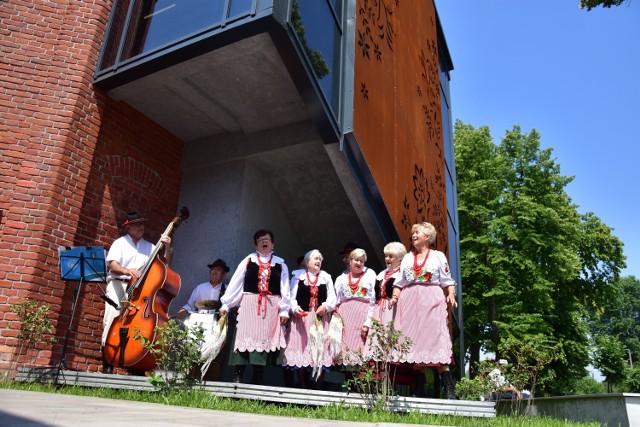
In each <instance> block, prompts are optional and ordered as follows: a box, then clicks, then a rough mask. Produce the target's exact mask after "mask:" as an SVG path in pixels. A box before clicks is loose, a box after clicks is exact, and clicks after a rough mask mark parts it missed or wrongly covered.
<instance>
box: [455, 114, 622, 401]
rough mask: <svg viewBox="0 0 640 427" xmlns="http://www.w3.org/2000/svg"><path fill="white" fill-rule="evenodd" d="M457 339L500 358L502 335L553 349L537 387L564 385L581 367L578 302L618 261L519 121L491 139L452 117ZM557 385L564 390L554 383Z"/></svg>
mask: <svg viewBox="0 0 640 427" xmlns="http://www.w3.org/2000/svg"><path fill="white" fill-rule="evenodd" d="M454 142H455V153H456V164H457V170H458V177H457V178H458V190H459V192H458V199H459V218H460V248H461V268H462V283H463V292H464V295H463V299H464V310H465V326H464V327H465V338H466V344H467V345H468V346H469V347H468V348H469V353H470V362H471V364H472V365H471V366H474V363H475V362H477V361H478V358H479V349H484V350H485V351H491V352H496V356H497V358H500V357H501V354H500V351H501V342H502V341H505V340H508V341H509V342H522V343H529V342H531V341H539V340H540V339H542V338H541V337H543V339H544V342H543V343H540V344H541V345H544V346H545V347H548V348H555V349H556V351H557V353H556V356H555V357H554V358H553V360H552V361H549V363H548V364H547V366H545V367H544V368H542V369H541V372H540V377H541V378H554V379H555V381H547V382H546V383H545V384H544V385H542V390H541V391H542V393H543V394H544V393H549V394H551V393H553V394H558V393H563V392H567V390H566V387H567V385H568V386H569V387H570V386H571V385H572V384H575V382H576V381H578V380H579V379H581V378H583V377H584V375H585V374H586V370H585V368H584V367H585V366H587V365H588V364H589V352H588V348H589V339H588V337H589V334H588V325H587V322H586V316H585V304H590V305H592V306H598V305H599V304H601V301H600V297H601V296H602V294H603V293H606V289H607V288H608V287H609V283H611V282H612V281H613V280H615V279H616V278H617V275H618V274H619V271H620V269H621V268H623V267H624V256H623V255H622V244H621V243H620V241H619V240H618V239H617V238H616V237H615V236H612V235H611V229H610V228H608V227H606V226H605V225H604V224H602V223H601V222H600V220H599V219H598V218H597V217H595V216H594V215H593V214H587V215H580V214H579V213H578V211H577V206H576V205H575V204H573V203H572V201H571V199H570V197H569V196H568V195H567V193H566V191H565V187H566V186H567V184H569V183H570V182H571V181H572V179H573V178H572V177H566V176H563V175H561V174H560V166H559V165H558V164H557V163H556V161H555V159H553V158H552V150H551V149H541V148H540V135H539V133H538V132H536V131H535V130H533V131H531V132H530V133H528V134H525V133H522V132H521V130H520V128H519V127H518V126H514V128H513V129H512V130H509V131H507V132H506V134H505V136H504V137H503V138H502V141H501V143H500V144H499V145H496V144H494V143H493V141H492V138H491V135H490V133H489V129H488V128H486V127H481V128H479V129H475V128H474V127H473V126H471V125H468V124H464V123H462V122H460V121H457V122H456V124H455V129H454ZM563 387H564V389H563Z"/></svg>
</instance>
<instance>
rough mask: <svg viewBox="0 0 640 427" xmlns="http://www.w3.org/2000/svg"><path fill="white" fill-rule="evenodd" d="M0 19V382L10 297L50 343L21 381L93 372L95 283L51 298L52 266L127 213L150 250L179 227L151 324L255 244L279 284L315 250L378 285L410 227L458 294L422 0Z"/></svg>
mask: <svg viewBox="0 0 640 427" xmlns="http://www.w3.org/2000/svg"><path fill="white" fill-rule="evenodd" d="M0 21H1V22H2V28H1V29H0V49H1V51H2V58H3V59H2V61H1V62H0V81H1V82H2V85H1V87H0V108H1V112H2V114H0V136H1V138H0V149H1V150H2V157H1V158H2V162H1V163H0V181H1V182H2V193H1V194H0V265H1V266H2V267H0V372H2V371H6V370H7V369H8V368H9V364H10V362H11V361H12V360H14V357H16V353H17V351H18V346H19V340H18V339H17V336H18V333H19V330H20V324H19V322H18V321H17V317H16V315H15V313H13V311H12V309H11V304H15V303H17V302H19V301H20V298H22V297H29V298H35V299H37V300H40V301H43V302H46V303H49V304H50V305H51V318H52V321H53V323H54V325H55V331H54V335H55V337H56V338H57V340H56V342H55V343H53V344H44V343H42V344H38V347H37V349H36V350H35V351H33V350H32V351H30V352H29V353H28V354H27V355H25V354H20V355H17V356H19V359H18V360H19V361H20V362H21V363H22V362H25V363H27V364H30V363H33V364H35V365H47V364H49V365H55V364H56V363H57V362H58V360H59V358H60V356H61V352H62V341H63V340H62V337H64V336H65V334H67V335H68V337H69V342H68V344H69V345H68V347H67V355H66V358H65V360H66V364H67V366H68V367H70V368H73V369H76V370H87V371H95V370H98V367H99V365H100V351H99V341H100V333H101V316H102V309H103V305H104V302H103V301H102V300H101V299H100V294H101V293H102V290H101V287H104V284H100V283H97V282H85V283H83V284H81V285H78V283H77V282H72V281H67V280H63V279H62V278H61V274H60V273H61V272H60V265H59V264H60V263H59V256H58V248H59V247H60V246H67V247H75V246H92V247H95V246H98V247H102V246H104V247H105V248H108V247H109V245H110V244H111V243H112V242H113V240H114V239H115V238H117V237H118V236H119V229H118V225H119V224H120V222H121V221H122V217H123V215H124V214H125V213H126V212H128V211H131V210H139V211H142V212H144V213H145V214H146V215H147V216H148V217H149V218H150V219H151V221H150V222H149V225H148V227H147V233H148V234H147V239H148V240H150V241H152V242H155V241H157V240H158V238H159V236H160V234H161V233H162V232H163V230H164V229H165V227H166V226H167V224H168V223H169V222H170V221H171V219H172V218H173V217H174V216H175V214H176V212H178V210H179V209H180V207H181V206H187V207H188V208H189V210H190V212H191V215H190V218H189V220H188V221H187V222H186V223H184V224H182V225H181V226H180V228H179V229H177V230H176V231H175V233H174V236H173V237H174V248H175V251H174V256H173V260H172V263H171V268H172V269H173V270H174V271H176V272H177V273H178V274H180V276H181V278H182V290H181V292H180V294H179V295H178V297H176V299H175V300H174V301H173V302H172V305H171V308H170V312H175V311H176V310H177V309H178V308H179V307H180V306H181V305H182V304H183V303H184V302H185V301H186V300H187V298H188V297H189V294H190V293H191V290H192V289H193V288H194V287H195V286H196V284H197V283H200V282H202V281H205V280H207V277H208V273H207V268H206V265H207V264H208V263H210V262H211V261H212V260H214V259H216V258H223V259H224V260H226V262H227V263H228V264H229V265H230V266H235V265H237V263H238V262H239V261H240V260H241V259H242V258H243V257H244V256H245V255H246V254H248V253H249V252H251V251H252V250H254V246H253V242H252V235H253V232H254V231H255V230H256V229H258V228H269V229H271V230H273V231H274V233H275V237H276V239H275V240H276V242H275V248H276V249H275V250H276V253H277V254H278V255H279V256H281V257H283V258H284V259H285V260H286V261H287V263H288V265H289V267H290V269H291V270H292V269H294V268H295V260H296V259H297V258H298V256H300V255H301V254H303V253H304V252H305V251H307V250H309V249H313V248H317V249H319V250H320V251H321V252H322V253H323V254H324V257H325V262H324V265H323V268H324V269H325V270H326V271H328V272H329V273H330V274H332V275H333V276H334V277H335V276H336V275H337V274H338V273H339V272H340V271H341V269H342V260H341V256H339V255H338V252H339V251H340V250H341V249H342V247H343V245H344V244H345V243H346V242H348V241H351V242H358V243H359V244H360V245H361V246H362V247H363V248H364V249H365V250H366V251H367V253H368V254H369V261H368V266H369V267H371V268H373V269H374V270H376V271H380V270H381V269H382V268H383V267H382V266H383V265H384V257H383V253H382V248H383V246H384V245H385V244H386V243H388V242H389V241H394V240H399V241H402V242H403V243H405V245H407V247H408V245H409V237H410V236H409V233H410V228H411V225H412V224H413V223H416V222H421V221H429V222H431V223H433V224H434V225H435V226H436V228H437V230H438V233H439V235H438V240H437V248H438V249H439V250H442V251H444V252H445V253H447V255H448V257H449V260H450V263H451V265H452V269H453V271H454V275H455V276H456V279H457V281H458V283H459V279H460V275H459V255H458V231H457V230H458V227H457V207H456V184H455V165H454V160H453V141H452V135H451V120H450V105H449V91H448V85H449V71H451V69H452V68H453V67H452V63H451V59H450V57H449V53H448V50H447V47H446V42H445V39H444V35H443V32H442V29H441V27H440V24H439V21H438V17H437V13H436V10H435V5H434V3H433V1H432V0H427V1H424V2H417V3H415V4H414V3H412V4H409V3H407V2H401V1H398V0H180V1H176V0H155V1H151V0H137V1H136V0H109V1H104V0H82V1H79V0H71V1H61V0H49V1H43V0H36V1H31V2H25V1H21V0H7V1H3V2H1V3H0ZM77 289H79V290H78V292H79V295H78V299H77V306H75V307H74V300H75V298H74V297H75V292H76V290H77ZM458 295H461V292H458ZM73 308H75V312H73V316H74V317H73V319H72V318H71V317H72V309H73ZM458 313H461V310H458ZM457 319H460V317H459V316H458V317H457ZM69 331H70V332H71V333H70V334H69V333H68V332H69ZM455 333H457V331H455Z"/></svg>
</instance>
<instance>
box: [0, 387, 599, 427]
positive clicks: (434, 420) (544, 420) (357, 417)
mask: <svg viewBox="0 0 640 427" xmlns="http://www.w3.org/2000/svg"><path fill="white" fill-rule="evenodd" d="M0 388H3V389H14V390H26V391H38V392H46V393H62V394H70V395H76V396H90V397H101V398H106V399H120V400H134V401H139V402H147V403H159V404H163V405H172V406H183V407H191V408H201V409H213V410H217V411H229V412H248V413H254V414H264V415H275V416H284V417H296V418H314V419H325V420H338V421H358V422H370V423H405V424H431V425H442V426H460V427H484V426H487V427H507V426H508V427H599V425H600V424H599V423H597V422H590V423H585V422H582V423H578V422H573V421H565V420H558V419H554V418H548V417H514V416H498V417H495V418H470V417H460V416H452V415H433V414H420V413H407V414H399V413H388V412H381V411H377V412H372V411H368V410H366V409H360V408H349V407H345V406H341V405H331V406H320V407H309V406H300V405H290V404H287V405H276V404H271V403H265V402H261V401H255V400H236V399H229V398H221V397H217V396H215V395H213V394H212V393H209V392H206V391H201V390H197V389H194V390H192V391H191V392H181V393H172V394H169V395H164V394H162V393H157V392H147V391H137V390H120V389H111V388H85V387H60V388H56V387H55V386H53V385H48V384H39V383H23V382H15V381H0Z"/></svg>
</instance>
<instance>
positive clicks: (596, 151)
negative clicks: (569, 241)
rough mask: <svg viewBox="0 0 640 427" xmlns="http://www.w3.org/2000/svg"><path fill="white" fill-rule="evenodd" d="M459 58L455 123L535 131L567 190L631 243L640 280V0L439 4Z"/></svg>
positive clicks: (630, 257) (632, 267) (438, 0)
mask: <svg viewBox="0 0 640 427" xmlns="http://www.w3.org/2000/svg"><path fill="white" fill-rule="evenodd" d="M435 4H436V8H437V9H438V14H439V16H440V21H441V23H442V27H443V29H444V33H445V37H446V40H447V44H448V46H449V51H450V53H451V57H452V59H453V64H454V70H453V71H452V72H451V82H450V84H451V98H452V101H451V103H452V118H453V120H456V119H460V120H462V121H463V122H465V123H470V124H472V125H473V126H475V127H480V126H485V125H486V126H488V127H489V128H490V129H491V135H492V136H493V138H494V141H495V142H496V143H499V141H500V138H501V137H502V136H503V135H504V134H505V131H506V130H507V129H511V128H512V127H513V126H514V125H519V126H520V127H521V129H522V131H523V132H527V133H528V132H530V131H531V130H532V129H536V130H537V131H538V132H539V133H540V134H541V146H542V148H547V147H551V148H553V157H555V159H556V163H558V164H559V165H560V168H561V173H562V175H565V176H574V177H575V179H574V181H573V182H572V183H571V184H569V185H568V186H567V193H568V194H569V196H570V197H571V198H572V200H573V202H574V203H575V204H577V205H578V206H579V207H578V211H579V212H580V213H586V212H593V213H594V214H595V215H596V216H598V217H599V218H600V219H601V220H602V221H603V222H604V223H605V224H607V225H608V226H609V227H611V228H613V229H614V230H613V234H614V235H615V236H617V237H618V238H619V239H620V240H621V241H622V242H623V243H624V252H625V255H626V256H627V268H626V269H624V270H623V271H622V274H623V275H635V276H636V277H637V278H640V241H639V239H638V237H639V234H640V233H638V231H637V230H638V228H639V227H638V225H637V224H636V221H638V219H639V218H640V198H639V192H638V190H637V189H636V187H637V186H638V185H639V184H640V164H639V163H638V161H639V158H640V136H639V135H640V130H639V129H638V125H639V124H640V1H639V0H635V1H634V0H631V1H630V2H627V3H626V4H623V5H622V6H619V7H614V8H611V9H603V8H601V7H600V8H597V9H593V10H591V11H590V12H587V11H586V9H580V8H579V0H526V1H525V0H484V1H483V0H435Z"/></svg>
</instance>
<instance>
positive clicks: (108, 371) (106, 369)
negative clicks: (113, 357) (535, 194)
mask: <svg viewBox="0 0 640 427" xmlns="http://www.w3.org/2000/svg"><path fill="white" fill-rule="evenodd" d="M102 373H103V374H107V375H111V374H113V366H111V365H109V366H103V367H102Z"/></svg>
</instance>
